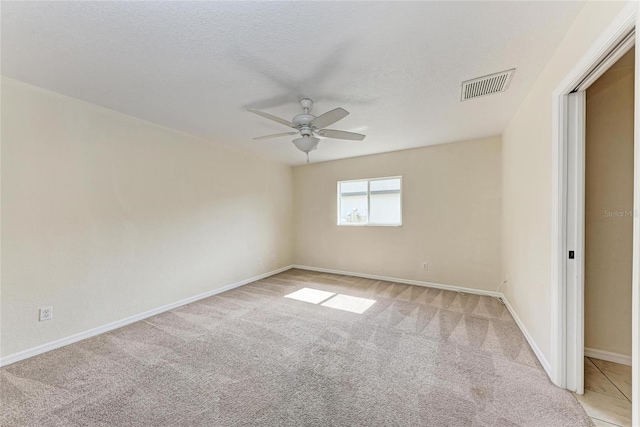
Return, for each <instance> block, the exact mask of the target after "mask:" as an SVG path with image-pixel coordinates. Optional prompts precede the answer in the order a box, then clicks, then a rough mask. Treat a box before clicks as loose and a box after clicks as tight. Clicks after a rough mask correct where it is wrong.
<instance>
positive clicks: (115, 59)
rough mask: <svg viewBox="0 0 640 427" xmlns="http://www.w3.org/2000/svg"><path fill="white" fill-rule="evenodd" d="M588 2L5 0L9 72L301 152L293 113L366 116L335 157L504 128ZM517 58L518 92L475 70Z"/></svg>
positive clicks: (259, 149)
mask: <svg viewBox="0 0 640 427" xmlns="http://www.w3.org/2000/svg"><path fill="white" fill-rule="evenodd" d="M582 4H583V3H582V2H537V1H536V2H423V3H419V2H411V3H409V2H402V3H401V2H374V3H365V2H3V3H2V10H1V12H2V45H1V48H2V70H1V71H2V74H3V75H6V76H9V77H12V78H15V79H18V80H22V81H24V82H27V83H31V84H33V85H36V86H40V87H43V88H46V89H50V90H52V91H55V92H59V93H63V94H65V95H69V96H72V97H75V98H79V99H82V100H85V101H88V102H91V103H94V104H98V105H102V106H104V107H108V108H111V109H114V110H117V111H120V112H123V113H127V114H130V115H133V116H136V117H139V118H142V119H145V120H148V121H151V122H155V123H159V124H161V125H164V126H167V127H171V128H174V129H178V130H181V131H185V132H188V133H191V134H195V135H199V136H202V137H205V138H207V139H210V140H212V141H214V142H217V143H220V144H225V145H229V146H233V147H236V148H238V149H240V150H251V151H253V152H255V153H256V154H258V155H260V156H263V157H268V158H271V159H274V160H277V161H281V162H285V163H288V164H301V163H304V161H305V156H304V154H303V153H301V152H299V151H298V150H296V149H295V147H294V146H293V144H291V142H290V141H291V139H292V138H291V137H283V138H278V139H272V140H262V141H252V138H253V137H255V136H261V135H265V134H270V133H279V132H286V131H287V130H288V129H287V128H286V127H284V126H282V125H279V124H277V123H271V122H269V121H267V120H265V119H263V118H261V117H258V116H255V115H252V114H250V113H248V112H246V108H250V107H253V108H258V109H263V110H265V111H267V112H269V113H271V114H274V115H277V116H281V117H284V118H286V119H291V118H292V117H293V116H294V115H295V114H298V113H300V112H301V110H300V107H299V105H297V100H298V99H299V98H301V97H311V98H312V99H313V100H314V101H315V106H314V109H313V111H312V113H315V114H316V115H319V114H321V113H323V112H325V111H327V110H330V109H333V108H335V107H339V106H340V107H343V108H345V109H347V110H348V111H350V112H351V115H349V116H348V117H347V118H345V119H343V120H342V121H340V122H338V123H337V124H335V125H333V126H331V127H332V128H335V129H342V130H348V131H353V132H360V133H365V134H367V138H366V139H365V140H364V141H361V142H360V141H339V140H323V141H322V142H321V143H320V146H319V148H318V150H317V151H314V152H312V154H311V159H312V161H324V160H332V159H339V158H345V157H352V156H360V155H366V154H373V153H379V152H385V151H393V150H400V149H406V148H412V147H418V146H424V145H430V144H438V143H444V142H451V141H457V140H463V139H469V138H476V137H484V136H490V135H498V134H501V133H502V131H503V130H504V128H505V126H506V124H507V122H508V120H509V119H510V118H511V116H512V115H513V114H514V113H515V111H516V109H517V108H518V106H519V105H520V103H521V102H522V100H523V98H524V97H525V95H526V94H527V91H528V89H529V88H530V87H531V86H532V84H533V82H534V81H535V79H536V78H537V76H538V74H539V73H540V72H541V71H542V69H543V67H544V65H545V64H546V62H547V60H548V59H549V58H550V57H551V55H552V53H553V52H554V50H555V49H556V47H557V45H558V44H559V43H560V40H561V39H562V37H563V36H564V34H565V33H566V31H567V30H568V28H569V26H570V25H571V23H572V22H573V20H574V19H575V17H576V15H577V13H578V12H579V9H580V8H581V6H582ZM514 67H515V68H517V70H516V73H515V75H514V77H513V81H512V83H511V86H510V88H509V89H508V91H507V92H505V93H502V94H498V95H492V96H488V97H484V98H480V99H475V100H471V101H467V102H463V103H461V102H460V101H459V99H460V82H461V81H462V80H467V79H470V78H474V77H478V76H482V75H486V74H490V73H494V72H497V71H502V70H505V69H509V68H514Z"/></svg>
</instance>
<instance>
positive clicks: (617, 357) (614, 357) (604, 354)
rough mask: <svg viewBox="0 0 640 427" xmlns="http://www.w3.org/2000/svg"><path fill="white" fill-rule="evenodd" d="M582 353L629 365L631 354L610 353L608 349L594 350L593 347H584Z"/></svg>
mask: <svg viewBox="0 0 640 427" xmlns="http://www.w3.org/2000/svg"><path fill="white" fill-rule="evenodd" d="M584 355H585V356H587V357H593V358H594V359H600V360H606V361H607V362H614V363H620V364H622V365H627V366H631V356H627V355H625V354H619V353H612V352H610V351H604V350H596V349H595V348H586V347H585V349H584Z"/></svg>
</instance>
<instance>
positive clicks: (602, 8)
mask: <svg viewBox="0 0 640 427" xmlns="http://www.w3.org/2000/svg"><path fill="white" fill-rule="evenodd" d="M625 4H626V3H625V2H587V3H586V4H585V6H584V7H583V9H582V11H581V12H580V14H579V15H578V17H577V18H576V21H575V22H574V24H573V25H572V27H571V28H570V29H569V31H568V33H567V35H566V36H565V38H564V39H563V41H562V43H561V44H560V46H559V47H558V49H557V50H556V52H555V53H554V55H553V57H552V58H551V60H550V61H549V63H548V64H547V65H546V67H545V69H544V70H543V72H542V73H541V75H540V77H539V78H538V80H537V81H536V83H535V84H534V86H533V88H532V89H531V91H530V92H529V94H528V95H527V97H526V98H525V100H524V102H523V103H522V105H521V106H520V108H519V109H518V111H517V112H516V114H515V115H514V116H513V118H512V119H511V121H510V122H509V124H508V126H507V128H506V129H505V131H504V133H503V135H502V144H503V145H502V188H503V207H502V217H503V223H502V266H503V279H506V280H508V284H507V286H506V287H505V288H504V293H505V295H506V297H507V299H508V300H509V302H510V303H511V305H512V307H513V308H514V310H515V312H516V314H517V315H518V317H519V318H520V320H521V321H522V322H523V324H524V326H525V328H526V329H527V330H528V331H529V333H530V334H531V337H532V338H533V340H534V341H535V343H536V344H537V346H538V348H539V349H540V350H541V351H542V353H543V355H544V356H545V358H546V359H547V361H550V360H551V359H552V358H551V356H552V351H553V347H552V346H553V344H552V339H551V337H552V330H551V328H552V322H551V319H552V316H551V315H552V313H551V301H552V295H551V197H552V196H551V154H552V145H551V143H552V133H551V120H552V113H551V105H552V104H551V97H552V92H553V91H554V90H555V89H556V87H557V86H558V85H559V84H560V82H561V80H562V79H563V78H564V77H565V76H566V75H567V73H568V72H569V71H570V70H571V68H572V67H573V66H574V65H575V64H576V63H577V62H578V61H579V60H580V58H581V57H582V56H583V55H584V54H585V53H586V51H587V50H588V49H589V47H590V46H591V45H592V44H593V43H594V41H595V40H596V38H597V37H598V36H599V35H600V34H601V33H602V32H603V31H604V29H605V28H606V27H607V25H608V24H610V23H611V21H612V20H613V19H614V17H615V16H616V15H617V14H618V13H619V12H620V10H621V9H622V8H623V7H624V6H625Z"/></svg>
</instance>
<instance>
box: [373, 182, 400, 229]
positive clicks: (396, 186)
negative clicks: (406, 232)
mask: <svg viewBox="0 0 640 427" xmlns="http://www.w3.org/2000/svg"><path fill="white" fill-rule="evenodd" d="M369 188H370V191H371V196H370V197H371V199H370V202H369V207H370V209H371V214H370V215H371V216H370V218H369V222H370V223H371V224H393V225H397V224H401V223H402V218H401V210H400V204H401V199H400V178H392V179H379V180H375V181H371V182H370V183H369Z"/></svg>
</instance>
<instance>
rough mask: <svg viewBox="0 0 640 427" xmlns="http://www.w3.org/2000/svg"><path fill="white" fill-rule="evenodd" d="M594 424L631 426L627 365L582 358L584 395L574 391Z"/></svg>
mask: <svg viewBox="0 0 640 427" xmlns="http://www.w3.org/2000/svg"><path fill="white" fill-rule="evenodd" d="M575 396H576V399H578V402H580V403H581V404H582V406H583V407H584V409H585V411H587V414H589V416H590V417H591V419H592V420H593V423H594V424H595V425H596V427H600V426H602V427H611V426H622V427H625V426H630V425H631V366H626V365H621V364H618V363H613V362H606V361H604V360H600V359H594V358H592V357H585V358H584V394H583V395H579V394H576V395H575Z"/></svg>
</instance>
